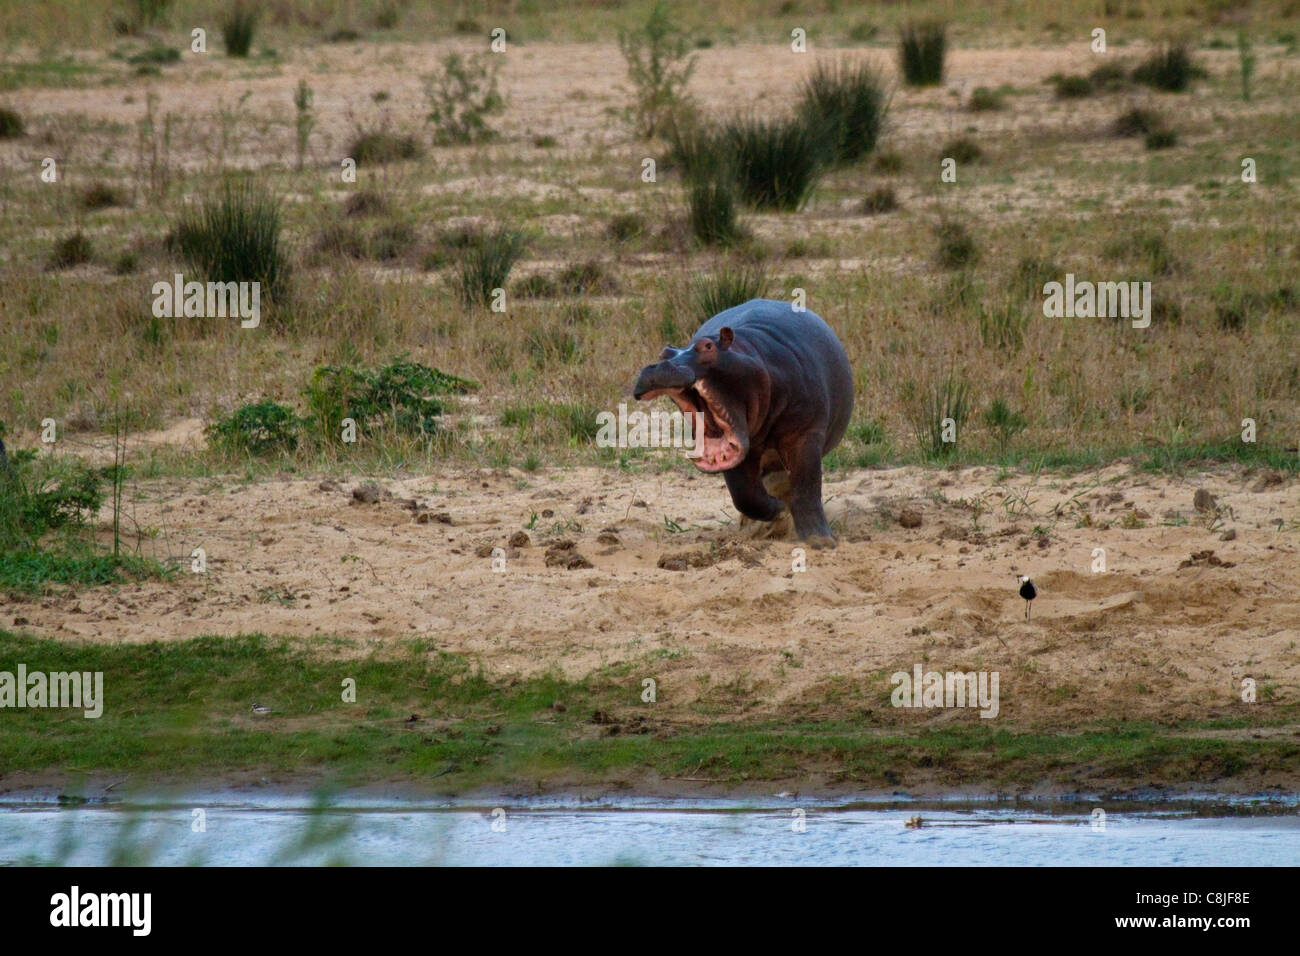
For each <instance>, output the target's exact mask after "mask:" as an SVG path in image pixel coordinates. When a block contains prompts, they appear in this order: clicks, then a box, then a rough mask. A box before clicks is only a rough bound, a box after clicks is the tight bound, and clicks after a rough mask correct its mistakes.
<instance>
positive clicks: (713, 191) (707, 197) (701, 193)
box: [687, 176, 740, 246]
mask: <svg viewBox="0 0 1300 956" xmlns="http://www.w3.org/2000/svg"><path fill="white" fill-rule="evenodd" d="M687 201H688V204H689V218H690V224H691V234H692V235H694V236H695V238H696V239H698V240H699V241H700V242H701V243H703V244H704V245H706V246H713V245H726V244H727V243H729V242H733V241H735V240H736V239H738V238H739V237H740V225H739V223H738V222H737V220H736V187H735V184H734V183H733V182H732V181H731V180H730V179H729V178H727V177H725V176H716V177H714V178H713V179H704V180H699V181H696V182H692V183H691V184H690V186H689V187H688V192H687Z"/></svg>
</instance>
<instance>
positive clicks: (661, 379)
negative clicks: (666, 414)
mask: <svg viewBox="0 0 1300 956" xmlns="http://www.w3.org/2000/svg"><path fill="white" fill-rule="evenodd" d="M694 384H695V372H694V371H692V370H691V369H690V368H688V367H687V366H684V365H681V364H679V363H677V362H672V361H664V362H657V363H656V364H654V365H647V366H646V367H645V368H643V369H641V374H640V375H638V376H637V379H636V385H634V386H633V387H632V397H633V398H636V399H641V398H644V397H646V396H647V395H649V394H650V393H651V392H663V391H680V390H681V389H685V388H690V387H691V386H692V385H694Z"/></svg>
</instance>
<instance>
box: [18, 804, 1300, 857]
mask: <svg viewBox="0 0 1300 956" xmlns="http://www.w3.org/2000/svg"><path fill="white" fill-rule="evenodd" d="M1098 806H1100V804H1093V803H1088V802H1071V803H1065V804H1062V803H1044V804H1041V805H1028V806H1027V805H1024V804H1020V805H1018V806H1007V805H1005V804H998V803H983V804H981V803H970V802H958V801H937V802H936V801H931V802H926V803H900V802H897V801H877V802H868V803H852V804H844V803H839V804H836V803H828V802H817V801H809V800H796V799H780V798H773V799H770V800H766V801H748V802H735V801H701V800H693V801H690V802H671V801H667V802H666V801H663V800H656V801H648V800H647V801H637V800H623V801H617V802H615V801H597V802H583V801H578V800H573V801H564V800H546V801H530V802H518V801H514V802H503V803H501V804H499V805H492V804H475V805H468V804H455V803H421V802H413V801H405V800H352V799H349V800H342V801H335V802H333V803H331V804H328V805H327V804H325V803H323V802H321V801H318V800H313V799H311V798H307V797H293V796H283V795H280V796H271V797H262V796H258V797H257V798H249V797H248V796H247V795H245V794H233V793H195V794H188V795H185V796H184V797H174V796H173V797H168V798H166V799H163V798H156V799H152V800H150V799H140V798H135V799H132V800H129V801H127V800H124V801H121V802H115V803H83V804H78V805H69V804H67V803H66V802H64V803H63V804H60V803H59V802H58V801H56V800H53V799H50V798H33V799H26V800H24V799H17V800H7V801H4V802H0V864H6V865H12V864H22V863H36V862H40V863H64V864H76V865H101V864H112V863H149V864H155V865H185V864H200V865H223V866H232V865H236V866H237V865H250V864H266V863H273V864H291V865H292V864H296V865H313V864H323V863H350V864H363V865H418V864H447V865H502V866H509V865H566V864H586V865H606V864H643V865H687V866H691V865H699V866H710V865H745V864H765V865H785V864H805V865H806V864H832V865H886V866H889V865H895V866H907V865H914V864H930V865H934V864H940V865H952V866H965V865H981V866H989V865H1029V866H1033V865H1043V866H1050V865H1074V864H1082V865H1126V864H1133V865H1146V866H1150V865H1189V866H1196V865H1210V864H1214V865H1248V866H1250V865H1259V866H1268V865H1295V864H1297V863H1300V813H1298V812H1297V811H1298V809H1300V808H1298V806H1297V800H1296V798H1294V797H1291V798H1282V799H1278V798H1270V799H1262V798H1260V799H1237V800H1232V801H1227V802H1224V801H1211V800H1196V799H1188V800H1181V801H1179V802H1178V803H1175V804H1169V803H1162V804H1156V803H1145V804H1144V803H1124V804H1119V805H1116V804H1114V803H1112V804H1110V809H1109V810H1107V811H1105V813H1104V818H1103V816H1102V815H1100V814H1097V813H1096V812H1095V809H1094V808H1095V807H1098ZM917 817H919V818H920V825H919V826H916V825H912V826H909V821H915V818H917Z"/></svg>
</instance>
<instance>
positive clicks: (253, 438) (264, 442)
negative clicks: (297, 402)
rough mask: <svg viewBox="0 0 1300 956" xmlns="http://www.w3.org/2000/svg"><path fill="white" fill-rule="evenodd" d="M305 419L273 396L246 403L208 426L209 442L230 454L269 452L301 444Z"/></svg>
mask: <svg viewBox="0 0 1300 956" xmlns="http://www.w3.org/2000/svg"><path fill="white" fill-rule="evenodd" d="M301 427H302V420H301V419H299V418H298V416H297V415H295V414H294V412H293V409H291V408H287V407H286V406H284V405H277V404H276V403H275V402H273V401H270V400H269V399H268V400H266V401H262V402H257V403H256V404H250V405H242V406H240V407H239V408H237V409H235V411H233V412H231V413H230V414H229V415H227V416H226V417H225V418H222V419H220V420H218V421H216V422H214V423H213V424H211V425H209V426H208V428H207V434H208V441H209V443H210V444H211V445H212V446H213V447H214V448H217V449H220V450H222V451H225V452H227V453H234V454H247V455H266V454H270V453H272V452H292V451H293V450H294V449H296V448H297V447H298V432H299V430H300V429H301Z"/></svg>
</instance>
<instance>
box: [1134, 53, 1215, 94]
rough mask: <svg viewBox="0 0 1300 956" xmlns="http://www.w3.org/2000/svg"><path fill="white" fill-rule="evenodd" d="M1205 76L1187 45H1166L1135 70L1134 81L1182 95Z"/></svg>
mask: <svg viewBox="0 0 1300 956" xmlns="http://www.w3.org/2000/svg"><path fill="white" fill-rule="evenodd" d="M1203 75H1204V73H1203V71H1202V70H1200V69H1199V68H1198V67H1197V66H1196V64H1195V62H1194V61H1193V60H1192V55H1191V53H1190V52H1189V51H1188V49H1187V45H1186V44H1185V43H1165V44H1162V45H1161V46H1160V47H1159V48H1158V49H1157V50H1156V51H1155V52H1154V53H1152V54H1151V55H1150V56H1149V57H1147V58H1146V59H1145V60H1143V61H1142V62H1141V63H1139V64H1138V65H1137V67H1135V68H1134V70H1133V73H1132V79H1133V81H1134V82H1135V83H1141V84H1143V85H1145V86H1150V87H1154V88H1155V89H1157V90H1164V91H1165V92H1166V93H1181V92H1183V91H1184V90H1186V89H1188V87H1190V86H1191V85H1192V80H1193V79H1196V78H1197V77H1199V76H1203Z"/></svg>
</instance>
